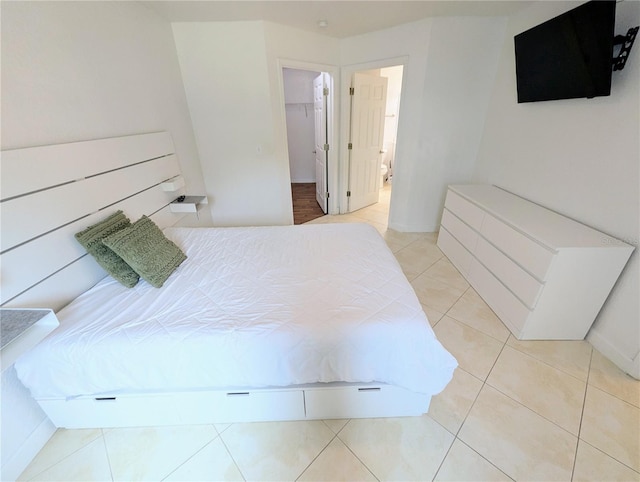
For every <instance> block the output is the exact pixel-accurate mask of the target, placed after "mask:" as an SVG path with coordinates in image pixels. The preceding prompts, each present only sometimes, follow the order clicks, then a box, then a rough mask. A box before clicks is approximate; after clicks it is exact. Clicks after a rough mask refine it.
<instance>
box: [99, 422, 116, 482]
mask: <svg viewBox="0 0 640 482" xmlns="http://www.w3.org/2000/svg"><path fill="white" fill-rule="evenodd" d="M100 436H101V438H102V445H103V447H104V453H105V455H106V456H107V463H108V464H109V474H110V475H111V480H112V481H114V480H115V478H114V476H113V467H112V466H111V457H109V448H108V447H107V439H106V437H105V436H104V428H101V429H100Z"/></svg>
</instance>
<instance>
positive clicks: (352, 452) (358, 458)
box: [336, 419, 380, 482]
mask: <svg viewBox="0 0 640 482" xmlns="http://www.w3.org/2000/svg"><path fill="white" fill-rule="evenodd" d="M351 420H353V419H349V421H348V422H347V423H345V424H344V426H343V427H342V428H341V429H340V430H338V433H337V434H336V437H337V438H338V440H340V442H342V443H343V444H344V446H345V447H347V450H348V451H349V452H351V454H352V455H353V456H354V457H355V458H356V459H357V460H358V462H360V463H361V464H362V466H363V467H364V468H365V469H367V471H368V472H369V473H370V474H371V475H372V476H373V478H374V479H376V480H377V481H378V482H380V479H379V478H378V476H377V475H376V474H375V472H374V471H373V470H371V468H370V467H369V466H368V465H367V464H365V463H364V461H363V460H362V459H360V457H358V455H357V454H356V453H355V452H354V451H353V450H351V447H349V444H347V442H345V441H344V440H342V439H341V438H340V437H339V435H340V432H342V431H343V430H344V428H345V427H346V426H347V425H349V424H350V423H351Z"/></svg>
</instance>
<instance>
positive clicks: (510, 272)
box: [473, 237, 544, 309]
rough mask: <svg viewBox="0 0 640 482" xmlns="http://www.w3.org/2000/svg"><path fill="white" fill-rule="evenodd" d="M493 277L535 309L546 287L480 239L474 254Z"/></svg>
mask: <svg viewBox="0 0 640 482" xmlns="http://www.w3.org/2000/svg"><path fill="white" fill-rule="evenodd" d="M473 254H474V255H475V257H476V258H478V260H479V261H480V262H481V263H482V264H483V265H484V266H486V267H487V268H488V269H489V271H490V272H491V273H493V275H494V276H495V277H496V278H498V279H499V280H500V281H502V283H503V284H504V285H506V286H508V287H509V289H510V290H511V291H512V292H513V293H514V294H515V295H516V296H517V297H518V298H520V300H521V301H522V302H523V303H524V304H525V305H527V307H529V308H530V309H533V308H534V307H535V305H536V301H538V296H540V292H541V291H542V288H543V287H544V285H543V284H542V283H540V282H539V281H538V280H537V279H535V278H534V277H533V276H531V275H530V274H529V273H527V272H526V271H525V270H523V269H522V268H521V267H520V266H518V265H517V264H516V263H514V262H513V261H512V260H511V259H510V258H509V257H508V256H507V255H505V254H504V253H502V252H500V251H499V250H498V249H496V248H495V246H493V245H492V244H491V243H489V242H488V241H486V240H485V239H484V238H482V237H481V238H480V239H478V243H477V244H476V249H475V251H474V253H473Z"/></svg>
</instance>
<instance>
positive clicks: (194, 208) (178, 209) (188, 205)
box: [169, 196, 208, 213]
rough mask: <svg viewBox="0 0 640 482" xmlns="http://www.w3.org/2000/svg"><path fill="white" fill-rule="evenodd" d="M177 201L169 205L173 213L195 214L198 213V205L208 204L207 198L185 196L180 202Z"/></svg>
mask: <svg viewBox="0 0 640 482" xmlns="http://www.w3.org/2000/svg"><path fill="white" fill-rule="evenodd" d="M178 199H180V198H178ZM178 199H176V200H175V201H173V202H172V203H171V204H169V208H170V209H171V212H173V213H195V212H198V206H199V205H200V204H208V203H207V196H185V197H184V199H183V200H182V201H179V200H178Z"/></svg>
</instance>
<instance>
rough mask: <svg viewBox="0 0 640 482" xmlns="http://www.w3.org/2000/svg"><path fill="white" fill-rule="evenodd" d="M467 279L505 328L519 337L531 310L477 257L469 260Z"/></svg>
mask: <svg viewBox="0 0 640 482" xmlns="http://www.w3.org/2000/svg"><path fill="white" fill-rule="evenodd" d="M468 281H469V283H470V284H471V286H473V287H474V288H475V290H476V291H477V292H478V294H479V295H480V296H481V297H482V298H483V299H484V300H485V301H486V302H487V304H488V305H489V306H490V307H491V309H492V310H493V311H495V312H496V314H497V315H498V317H499V318H500V319H501V320H502V321H503V322H504V323H505V324H506V325H507V328H509V329H510V330H511V332H512V333H513V334H514V335H515V336H516V337H520V335H521V333H522V329H523V328H524V325H525V322H526V321H527V318H529V316H530V315H531V311H530V310H529V309H528V308H527V307H526V306H525V305H523V304H522V303H521V302H520V300H518V298H516V297H515V296H514V294H513V293H511V292H510V291H509V290H508V289H507V288H506V287H505V286H504V285H503V284H502V283H500V281H498V279H497V278H496V277H495V276H493V275H492V274H491V273H490V272H489V271H488V270H487V269H486V268H485V267H484V266H482V265H481V264H480V263H479V262H478V260H477V259H473V260H472V261H471V266H470V268H469V278H468Z"/></svg>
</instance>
